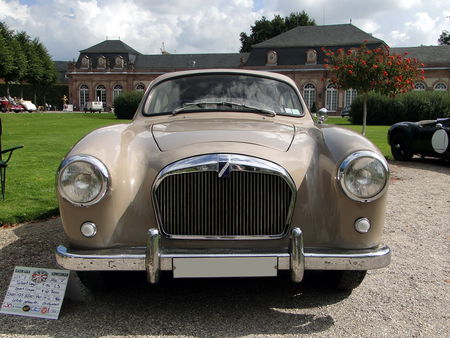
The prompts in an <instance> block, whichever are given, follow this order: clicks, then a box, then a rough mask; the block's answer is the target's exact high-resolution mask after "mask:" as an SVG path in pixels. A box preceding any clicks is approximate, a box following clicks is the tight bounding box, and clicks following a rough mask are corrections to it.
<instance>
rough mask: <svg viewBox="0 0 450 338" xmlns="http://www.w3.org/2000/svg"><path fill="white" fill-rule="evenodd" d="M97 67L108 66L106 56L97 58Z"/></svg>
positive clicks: (103, 67)
mask: <svg viewBox="0 0 450 338" xmlns="http://www.w3.org/2000/svg"><path fill="white" fill-rule="evenodd" d="M97 68H100V69H105V68H106V58H105V57H104V56H100V57H99V58H98V59H97Z"/></svg>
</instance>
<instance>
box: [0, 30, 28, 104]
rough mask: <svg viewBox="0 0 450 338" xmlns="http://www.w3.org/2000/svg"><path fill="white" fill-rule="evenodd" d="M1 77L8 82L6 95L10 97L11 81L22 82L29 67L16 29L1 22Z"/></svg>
mask: <svg viewBox="0 0 450 338" xmlns="http://www.w3.org/2000/svg"><path fill="white" fill-rule="evenodd" d="M0 39H1V41H0V42H1V44H0V45H1V46H2V47H1V48H0V49H1V50H2V51H1V52H0V54H1V55H0V56H1V59H0V77H1V78H3V79H4V80H5V83H6V95H7V96H8V97H9V96H10V92H9V84H10V83H11V82H21V81H22V79H23V78H24V76H25V73H26V68H27V60H26V56H25V54H24V52H23V49H22V46H21V44H20V42H19V40H18V39H17V38H16V36H15V35H14V31H11V30H9V28H8V26H7V25H6V24H4V23H3V22H0Z"/></svg>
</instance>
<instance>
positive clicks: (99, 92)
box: [67, 24, 450, 113]
mask: <svg viewBox="0 0 450 338" xmlns="http://www.w3.org/2000/svg"><path fill="white" fill-rule="evenodd" d="M364 41H366V44H367V46H368V48H371V49H373V48H377V47H380V46H386V43H385V42H384V41H382V40H380V39H377V38H375V37H373V36H372V35H371V34H368V33H366V32H364V31H362V30H361V29H359V28H358V27H356V26H354V25H352V24H342V25H324V26H300V27H296V28H294V29H292V30H290V31H287V32H285V33H282V34H280V35H278V36H276V37H274V38H271V39H268V40H266V41H264V42H261V43H258V44H256V45H254V46H252V51H251V52H250V53H228V54H214V53H210V54H167V53H164V54H159V55H144V54H141V53H140V52H138V51H137V50H135V49H133V48H132V47H130V46H128V45H127V44H125V43H124V42H122V41H120V40H105V41H103V42H101V43H99V44H97V45H95V46H92V47H89V48H87V49H84V50H81V51H80V55H79V57H78V60H77V61H76V62H73V63H70V64H69V67H68V72H67V77H68V82H69V102H71V103H73V104H74V105H75V106H76V107H77V108H79V109H83V108H84V107H85V105H86V103H87V102H89V101H102V102H103V105H104V107H105V108H110V107H112V106H113V102H114V98H115V97H116V96H117V95H119V94H121V93H122V92H127V91H132V90H140V91H144V90H145V89H146V88H147V87H148V85H149V84H150V82H151V81H152V80H153V79H155V78H156V77H157V76H159V75H161V74H164V73H167V72H173V71H179V70H189V69H205V68H241V69H256V70H265V71H271V72H277V73H281V74H284V75H287V76H289V77H291V78H292V79H293V80H294V81H295V83H296V84H297V86H298V88H299V89H300V91H301V92H302V94H303V96H304V98H305V101H306V103H307V105H308V106H309V107H310V108H312V107H313V106H314V107H316V108H320V107H326V108H327V109H328V110H329V111H330V112H334V113H339V112H340V111H341V110H342V109H343V108H344V107H346V106H348V105H350V104H351V102H352V100H353V99H354V98H355V97H356V95H357V92H356V91H355V90H352V89H350V90H345V91H344V90H342V89H338V88H336V87H335V85H334V84H332V83H331V79H330V76H329V72H328V71H327V69H326V68H325V65H324V64H325V62H324V58H325V55H324V52H323V51H322V50H321V48H322V47H325V48H327V49H331V50H337V49H339V48H344V49H350V48H353V47H359V46H360V45H361V44H362V43H363V42H364ZM391 52H393V53H397V54H404V53H405V52H406V53H408V54H409V55H408V56H409V57H415V58H417V59H418V60H419V61H420V62H422V63H424V64H425V66H424V70H425V80H424V81H420V82H418V83H416V84H415V87H416V90H443V91H449V84H450V46H421V47H407V48H391Z"/></svg>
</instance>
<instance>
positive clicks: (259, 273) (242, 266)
mask: <svg viewBox="0 0 450 338" xmlns="http://www.w3.org/2000/svg"><path fill="white" fill-rule="evenodd" d="M277 265H278V261H277V257H233V258H228V257H212V258H211V257H208V258H174V259H173V276H174V278H190V277H192V278H195V277H271V276H276V275H277Z"/></svg>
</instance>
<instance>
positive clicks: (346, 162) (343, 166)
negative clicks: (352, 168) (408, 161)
mask: <svg viewBox="0 0 450 338" xmlns="http://www.w3.org/2000/svg"><path fill="white" fill-rule="evenodd" d="M361 157H371V158H374V159H376V160H378V161H379V162H380V163H381V165H382V166H383V168H384V170H385V174H386V181H385V183H384V187H383V188H382V189H381V190H380V191H379V192H378V194H376V195H375V196H372V197H369V198H361V197H358V196H355V195H354V194H352V193H351V192H350V191H348V189H347V187H346V185H345V182H344V178H345V174H346V171H347V168H348V166H349V165H350V164H351V163H352V162H353V161H354V160H357V159H359V158H361ZM389 176H390V172H389V166H388V163H387V161H386V159H385V158H384V157H383V156H381V155H379V154H378V153H375V152H373V151H368V150H362V151H356V152H354V153H352V154H350V155H349V156H347V157H346V158H345V159H344V160H343V161H342V163H341V165H340V166H339V168H338V173H337V180H338V182H339V183H340V186H341V188H342V190H343V191H344V193H345V194H346V195H347V196H348V197H349V198H350V199H352V200H354V201H357V202H363V203H367V202H372V201H375V200H376V199H378V198H380V197H381V196H382V195H383V194H384V192H385V191H386V189H387V188H388V186H389Z"/></svg>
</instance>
